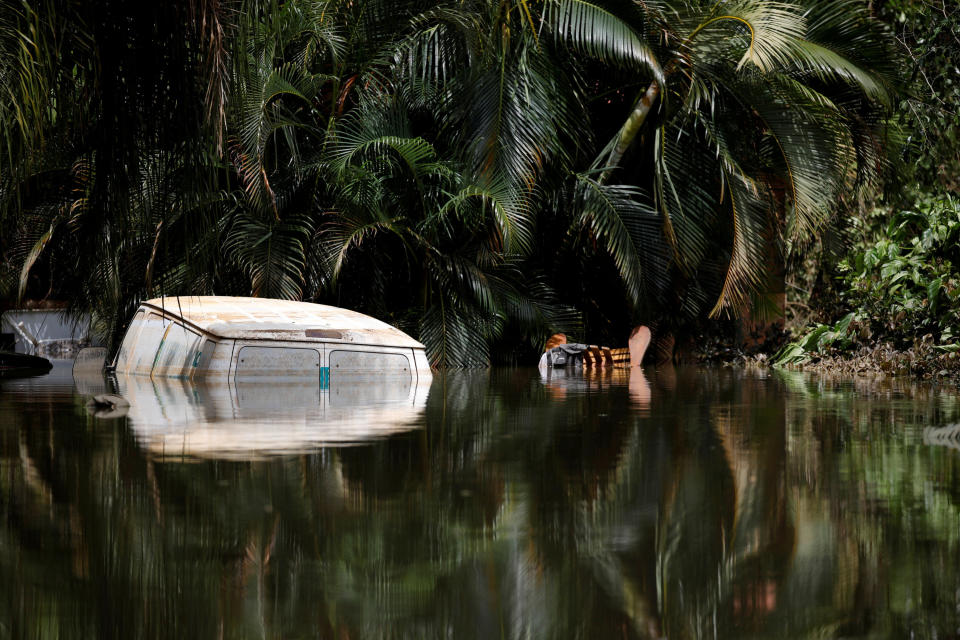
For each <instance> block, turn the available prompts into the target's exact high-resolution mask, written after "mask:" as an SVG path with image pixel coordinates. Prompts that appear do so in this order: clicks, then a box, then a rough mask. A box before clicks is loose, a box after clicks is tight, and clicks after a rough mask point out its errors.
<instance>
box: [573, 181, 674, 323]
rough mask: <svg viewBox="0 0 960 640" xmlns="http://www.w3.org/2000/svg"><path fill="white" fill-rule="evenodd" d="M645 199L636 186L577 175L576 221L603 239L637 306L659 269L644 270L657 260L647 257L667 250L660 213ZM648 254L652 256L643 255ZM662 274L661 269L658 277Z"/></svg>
mask: <svg viewBox="0 0 960 640" xmlns="http://www.w3.org/2000/svg"><path fill="white" fill-rule="evenodd" d="M646 199H647V198H646V197H645V195H644V194H643V193H641V192H640V191H639V190H638V189H636V188H635V187H629V186H623V185H604V184H600V183H599V182H597V181H596V180H594V179H592V178H590V177H589V176H585V175H578V176H576V186H575V187H574V196H573V200H574V202H573V207H574V210H576V211H578V212H579V219H578V220H576V223H575V224H576V225H577V226H578V227H582V228H585V229H588V230H589V231H590V233H591V235H592V237H594V238H596V239H597V240H599V241H600V242H601V245H602V246H603V248H604V249H605V250H606V252H607V253H608V254H609V255H610V257H611V258H612V259H613V262H614V264H615V265H616V267H617V271H618V273H619V275H620V278H621V279H622V280H623V283H624V286H625V288H626V291H627V297H628V299H629V300H630V302H631V303H632V304H633V305H635V306H636V305H638V304H639V302H640V299H641V296H642V294H643V292H644V290H645V288H646V287H645V286H644V284H645V279H646V278H647V277H649V278H652V279H657V278H658V273H657V271H651V273H649V274H646V273H644V269H643V265H644V262H646V263H647V265H651V264H653V262H654V261H653V260H650V259H645V258H651V257H654V256H656V254H658V253H661V254H662V251H663V249H664V243H663V237H662V235H661V232H660V219H659V216H658V215H657V211H656V209H654V208H653V206H651V205H648V204H646V203H645V200H646ZM645 253H649V254H651V255H650V256H644V254H645ZM658 266H661V268H662V265H658ZM662 276H663V273H662V271H660V273H659V277H661V278H662ZM655 288H656V287H655Z"/></svg>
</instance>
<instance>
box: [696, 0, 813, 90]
mask: <svg viewBox="0 0 960 640" xmlns="http://www.w3.org/2000/svg"><path fill="white" fill-rule="evenodd" d="M688 20H689V21H690V24H691V26H692V27H693V28H692V29H691V30H690V32H689V33H688V34H687V36H686V45H687V46H688V47H690V48H691V49H693V50H696V49H697V48H702V49H704V52H705V53H706V52H718V51H722V50H724V49H727V48H728V47H731V46H732V47H737V48H741V49H743V48H745V51H744V52H743V55H742V57H741V58H740V60H739V61H738V62H737V64H736V68H737V69H738V70H739V69H742V68H743V67H744V66H745V65H746V64H748V63H750V64H753V65H755V66H756V67H757V68H758V69H760V70H761V71H764V72H768V71H772V70H774V69H776V68H778V67H782V66H784V65H786V64H789V63H790V62H791V61H792V59H793V56H792V45H793V44H794V43H795V42H796V41H797V40H799V39H801V38H802V37H803V35H804V33H805V32H806V21H805V20H804V17H803V14H802V13H801V11H800V9H799V7H797V6H796V5H795V4H792V3H788V2H773V1H770V0H741V1H738V2H724V3H718V4H717V5H715V6H714V8H713V9H712V10H711V11H710V12H702V11H700V12H697V13H694V14H693V15H692V16H690V17H689V18H688ZM731 30H732V32H733V33H734V34H738V33H742V34H743V40H744V42H743V45H745V47H744V46H743V45H741V44H740V42H739V40H740V38H737V37H735V38H733V39H731V38H730V33H731ZM694 55H696V53H695V54H694Z"/></svg>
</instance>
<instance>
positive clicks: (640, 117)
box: [599, 80, 660, 184]
mask: <svg viewBox="0 0 960 640" xmlns="http://www.w3.org/2000/svg"><path fill="white" fill-rule="evenodd" d="M659 97H660V84H659V83H658V82H657V81H656V80H654V81H653V82H651V83H650V86H649V87H647V90H646V92H645V93H644V94H643V95H642V96H641V97H640V99H639V100H638V101H637V104H636V105H634V107H633V111H631V112H630V116H629V117H628V118H627V121H626V122H625V123H623V127H621V128H620V133H618V134H617V142H616V143H615V144H614V145H613V149H611V150H610V155H608V156H607V161H606V162H605V163H604V165H605V167H606V168H605V169H604V170H603V173H601V174H600V179H599V182H600V184H604V183H606V181H607V180H608V179H609V178H610V173H611V172H612V171H613V169H614V167H616V166H617V165H618V164H619V163H620V159H621V158H623V154H624V153H626V152H627V149H629V148H630V145H631V144H632V143H633V141H634V139H635V138H636V137H637V134H638V133H640V129H641V128H642V127H643V123H644V122H646V121H647V115H649V114H650V109H652V108H653V104H654V103H655V102H656V101H657V98H659Z"/></svg>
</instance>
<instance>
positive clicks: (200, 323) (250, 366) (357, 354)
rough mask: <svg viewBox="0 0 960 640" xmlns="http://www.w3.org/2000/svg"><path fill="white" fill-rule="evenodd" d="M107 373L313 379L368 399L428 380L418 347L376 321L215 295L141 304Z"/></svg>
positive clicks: (294, 304) (426, 365)
mask: <svg viewBox="0 0 960 640" xmlns="http://www.w3.org/2000/svg"><path fill="white" fill-rule="evenodd" d="M113 369H114V371H115V372H116V373H117V375H118V376H119V375H131V376H149V377H151V378H156V377H163V378H180V379H185V380H194V381H201V380H210V381H214V380H230V381H233V382H235V383H237V384H238V385H240V384H242V383H247V382H249V383H254V384H257V383H265V382H305V381H306V382H309V381H311V380H316V381H317V382H318V388H319V389H321V390H330V391H331V392H335V393H336V394H338V395H339V394H347V395H349V394H352V393H358V394H361V395H369V394H370V393H371V391H373V390H374V389H375V388H376V387H379V386H380V384H379V383H381V382H382V383H388V386H390V387H391V388H394V387H396V386H398V385H399V386H402V387H407V388H411V389H412V388H414V387H417V386H422V385H424V384H429V382H430V380H431V377H432V374H431V371H430V364H429V361H428V360H427V356H426V353H425V352H424V348H423V345H422V344H420V343H419V342H417V341H416V340H414V339H413V338H411V337H410V336H408V335H407V334H405V333H403V332H402V331H400V330H399V329H396V328H394V327H392V326H390V325H388V324H386V323H384V322H381V321H379V320H377V319H375V318H371V317H369V316H366V315H363V314H361V313H357V312H355V311H349V310H346V309H340V308H337V307H330V306H325V305H319V304H311V303H307V302H293V301H289V300H271V299H264V298H230V297H222V296H200V297H167V298H156V299H153V300H148V301H146V302H144V303H143V304H141V305H140V308H139V309H137V312H136V313H135V314H134V317H133V318H132V319H131V321H130V325H129V327H128V329H127V333H126V335H125V336H124V338H123V342H122V343H121V346H120V349H119V351H118V352H117V356H116V358H115V360H114V366H113ZM370 385H374V387H373V388H371V387H370ZM374 395H376V394H375V393H374ZM390 395H395V392H394V393H391V394H390Z"/></svg>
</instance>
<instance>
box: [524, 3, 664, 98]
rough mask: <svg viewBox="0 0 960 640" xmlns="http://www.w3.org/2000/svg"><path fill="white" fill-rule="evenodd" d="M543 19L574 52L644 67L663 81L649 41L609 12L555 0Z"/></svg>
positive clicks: (582, 4) (598, 58) (611, 62)
mask: <svg viewBox="0 0 960 640" xmlns="http://www.w3.org/2000/svg"><path fill="white" fill-rule="evenodd" d="M542 19H543V22H545V23H546V24H548V25H549V26H550V28H551V30H552V31H553V32H554V34H555V35H556V37H557V38H558V39H559V40H561V41H562V42H563V43H564V44H565V45H567V46H569V47H570V48H571V49H573V50H574V51H576V52H578V53H581V54H583V55H586V56H589V57H591V58H595V59H597V60H599V61H601V62H604V63H607V64H611V65H614V66H620V67H623V68H626V69H630V70H633V71H638V70H646V71H647V72H648V73H650V75H651V76H652V78H653V79H654V80H656V81H657V82H659V83H661V84H665V83H666V78H665V76H664V74H663V69H662V67H661V66H660V62H659V61H658V60H657V57H656V54H655V53H654V51H653V49H652V48H651V47H650V44H649V43H648V42H646V41H645V40H644V39H643V38H642V37H641V36H640V35H638V34H637V32H636V31H635V30H634V29H633V28H632V27H631V26H630V24H629V23H627V22H626V21H624V20H622V19H621V18H619V17H617V16H616V15H614V14H613V13H611V12H610V11H607V10H606V9H604V8H602V7H600V6H598V5H596V4H593V3H590V2H584V1H583V0H554V1H552V2H547V3H546V4H545V7H544V11H543V18H542Z"/></svg>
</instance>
